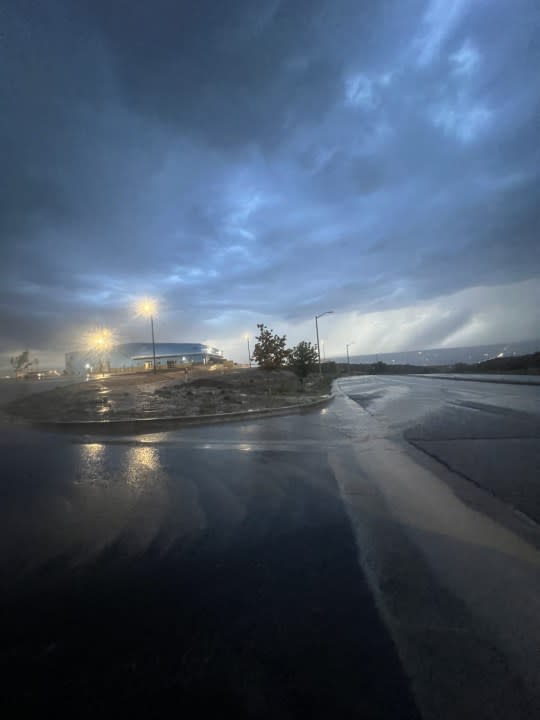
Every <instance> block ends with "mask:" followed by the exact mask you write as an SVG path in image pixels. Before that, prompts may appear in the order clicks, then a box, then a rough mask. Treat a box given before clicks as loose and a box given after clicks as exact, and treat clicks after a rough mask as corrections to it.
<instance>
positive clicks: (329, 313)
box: [315, 310, 334, 375]
mask: <svg viewBox="0 0 540 720" xmlns="http://www.w3.org/2000/svg"><path fill="white" fill-rule="evenodd" d="M333 312H334V311H333V310H326V311H325V312H323V313H321V314H320V315H315V331H316V333H317V356H318V359H319V375H322V368H321V347H320V345H319V322H318V321H319V318H322V316H323V315H332V313H333Z"/></svg>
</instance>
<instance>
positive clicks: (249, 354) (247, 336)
mask: <svg viewBox="0 0 540 720" xmlns="http://www.w3.org/2000/svg"><path fill="white" fill-rule="evenodd" d="M244 339H245V340H246V341H247V348H248V360H249V367H251V349H250V347H249V335H247V334H246V335H244Z"/></svg>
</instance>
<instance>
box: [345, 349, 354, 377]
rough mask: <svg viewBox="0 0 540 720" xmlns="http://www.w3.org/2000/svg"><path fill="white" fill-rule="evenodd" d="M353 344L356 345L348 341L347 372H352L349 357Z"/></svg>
mask: <svg viewBox="0 0 540 720" xmlns="http://www.w3.org/2000/svg"><path fill="white" fill-rule="evenodd" d="M351 345H354V343H353V342H352V343H347V373H350V372H351V358H350V357H349V348H350V347H351Z"/></svg>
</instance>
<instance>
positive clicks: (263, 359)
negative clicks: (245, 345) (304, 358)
mask: <svg viewBox="0 0 540 720" xmlns="http://www.w3.org/2000/svg"><path fill="white" fill-rule="evenodd" d="M257 327H258V328H259V334H258V335H257V336H256V337H255V339H256V340H257V343H256V345H255V347H254V348H253V359H254V360H255V362H256V363H257V365H258V366H259V367H261V368H264V369H265V370H278V369H279V368H282V367H283V366H284V365H285V363H286V362H287V358H288V356H289V353H290V350H287V348H286V347H285V346H286V344H287V337H286V336H285V335H277V334H275V333H274V331H273V330H272V329H268V328H267V327H266V325H263V324H262V323H261V324H257Z"/></svg>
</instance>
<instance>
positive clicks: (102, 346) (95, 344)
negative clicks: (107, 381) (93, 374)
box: [84, 328, 116, 374]
mask: <svg viewBox="0 0 540 720" xmlns="http://www.w3.org/2000/svg"><path fill="white" fill-rule="evenodd" d="M84 344H85V346H86V351H87V353H88V354H89V355H90V356H91V357H93V358H94V360H99V366H100V372H101V373H102V374H104V373H105V362H106V363H107V364H108V365H109V371H110V358H109V359H107V360H105V359H106V356H107V355H109V353H110V352H111V350H112V349H113V347H114V346H115V345H116V336H115V333H114V332H113V331H112V330H109V328H96V329H95V330H91V331H90V332H88V333H86V335H85V336H84ZM87 365H88V363H87ZM86 369H88V368H86ZM90 369H91V368H90Z"/></svg>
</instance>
